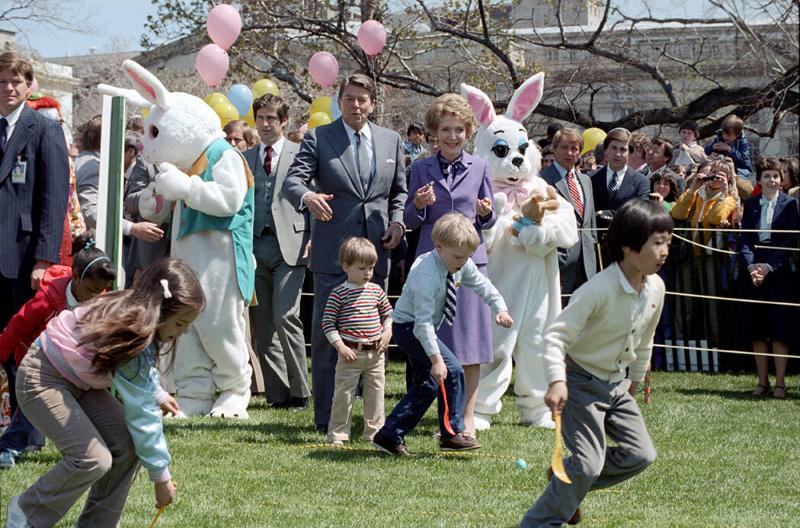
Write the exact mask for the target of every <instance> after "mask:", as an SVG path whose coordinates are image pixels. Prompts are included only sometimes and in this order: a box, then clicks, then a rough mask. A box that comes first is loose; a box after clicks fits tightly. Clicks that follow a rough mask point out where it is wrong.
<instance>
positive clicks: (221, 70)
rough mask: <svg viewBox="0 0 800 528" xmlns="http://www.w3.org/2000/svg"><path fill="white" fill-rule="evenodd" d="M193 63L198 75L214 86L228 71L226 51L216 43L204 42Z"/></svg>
mask: <svg viewBox="0 0 800 528" xmlns="http://www.w3.org/2000/svg"><path fill="white" fill-rule="evenodd" d="M194 64H195V67H196V68H197V73H199V74H200V77H201V78H202V79H203V80H204V81H205V83H206V84H207V85H209V86H210V87H212V88H214V87H216V86H217V85H218V84H219V82H220V81H221V80H222V79H223V78H224V77H225V74H226V73H228V65H229V62H228V52H226V51H225V50H224V49H222V48H220V47H219V46H217V45H216V44H206V45H205V46H203V48H202V49H201V50H200V53H198V54H197V58H196V59H195V62H194Z"/></svg>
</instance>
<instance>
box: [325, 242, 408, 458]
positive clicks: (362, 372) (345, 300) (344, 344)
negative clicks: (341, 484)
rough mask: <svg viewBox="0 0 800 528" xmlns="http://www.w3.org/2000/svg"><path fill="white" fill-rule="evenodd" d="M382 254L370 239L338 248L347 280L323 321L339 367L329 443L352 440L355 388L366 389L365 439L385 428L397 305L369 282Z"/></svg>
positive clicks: (336, 290)
mask: <svg viewBox="0 0 800 528" xmlns="http://www.w3.org/2000/svg"><path fill="white" fill-rule="evenodd" d="M377 261H378V252H377V251H376V250H375V246H374V245H372V242H370V241H369V239H367V238H361V237H351V238H348V239H347V240H345V241H344V243H343V244H342V247H341V248H339V262H340V264H341V265H342V269H343V270H344V272H345V273H346V274H347V280H346V281H345V282H344V283H342V284H340V285H339V286H337V287H336V288H334V289H333V291H331V294H330V296H329V297H328V302H327V304H326V305H325V312H324V313H323V316H322V331H323V332H325V337H327V338H328V341H330V343H331V345H333V348H335V349H336V352H338V354H339V358H338V360H337V362H336V377H335V380H334V383H335V385H334V390H333V405H332V407H331V421H330V424H328V442H330V443H332V444H337V445H339V444H342V443H344V442H347V441H349V440H350V422H351V416H352V412H353V399H354V398H355V395H356V386H357V385H358V380H359V378H361V383H362V384H363V389H364V438H365V439H366V440H367V441H371V440H372V437H373V436H374V435H375V433H376V432H378V429H380V428H381V427H382V426H383V421H384V418H385V415H384V410H383V391H384V387H385V385H386V373H385V369H386V360H385V356H384V352H385V351H386V347H388V346H389V341H390V340H391V339H392V305H391V304H389V299H388V298H387V297H386V293H385V292H384V291H383V290H382V289H381V287H380V286H378V285H377V284H375V283H373V282H370V279H372V272H373V271H374V270H375V263H376V262H377Z"/></svg>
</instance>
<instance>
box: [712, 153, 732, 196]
mask: <svg viewBox="0 0 800 528" xmlns="http://www.w3.org/2000/svg"><path fill="white" fill-rule="evenodd" d="M717 172H723V173H725V177H726V178H727V179H728V195H729V196H737V197H738V195H739V193H738V190H737V188H736V168H735V167H734V165H733V160H732V159H730V158H718V159H716V160H714V161H712V162H711V169H710V170H709V173H710V174H713V175H716V174H717Z"/></svg>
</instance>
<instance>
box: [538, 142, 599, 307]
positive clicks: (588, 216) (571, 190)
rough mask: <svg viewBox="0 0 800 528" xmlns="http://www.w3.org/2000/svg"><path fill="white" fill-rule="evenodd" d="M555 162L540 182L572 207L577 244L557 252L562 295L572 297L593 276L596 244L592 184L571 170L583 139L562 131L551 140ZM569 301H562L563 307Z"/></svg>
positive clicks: (581, 147)
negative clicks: (577, 237)
mask: <svg viewBox="0 0 800 528" xmlns="http://www.w3.org/2000/svg"><path fill="white" fill-rule="evenodd" d="M552 148H553V153H554V154H555V162H554V163H553V164H552V165H550V166H549V167H547V168H546V169H545V170H543V171H542V173H541V176H542V178H543V179H544V180H545V181H546V182H547V183H549V184H550V185H552V186H553V187H555V188H556V191H558V193H559V194H560V195H561V196H563V197H564V198H565V199H566V200H567V201H568V202H569V203H571V204H572V207H573V209H574V210H575V220H576V221H577V223H578V235H579V239H578V242H577V243H576V244H575V245H574V246H572V247H571V248H569V249H566V250H564V249H560V248H559V250H558V265H559V269H560V274H561V293H562V295H569V294H572V292H574V291H575V290H576V289H578V287H579V286H580V285H581V284H583V283H584V282H586V281H587V280H589V279H591V278H592V277H593V276H594V274H595V273H596V272H597V255H596V254H595V243H596V242H597V239H596V233H595V231H594V228H595V226H596V222H595V217H594V198H593V196H592V181H591V180H590V179H589V177H588V176H586V175H585V174H581V172H580V171H579V170H578V169H576V168H575V164H576V163H577V162H578V159H579V158H580V152H581V150H583V137H582V136H581V133H580V132H578V131H577V130H576V129H574V128H562V129H561V130H559V131H558V132H556V134H555V136H553V143H552ZM568 301H569V297H562V298H561V304H562V305H564V306H566V304H567V302H568Z"/></svg>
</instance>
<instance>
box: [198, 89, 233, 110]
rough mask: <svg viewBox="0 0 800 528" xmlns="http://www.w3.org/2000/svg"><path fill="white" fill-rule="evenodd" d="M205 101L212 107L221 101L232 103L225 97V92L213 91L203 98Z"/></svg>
mask: <svg viewBox="0 0 800 528" xmlns="http://www.w3.org/2000/svg"><path fill="white" fill-rule="evenodd" d="M203 101H205V102H206V104H207V105H208V106H210V107H211V108H214V106H215V105H218V104H220V103H230V101H228V98H227V97H225V95H224V94H221V93H219V92H211V93H210V94H208V95H207V96H205V97H204V98H203Z"/></svg>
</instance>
